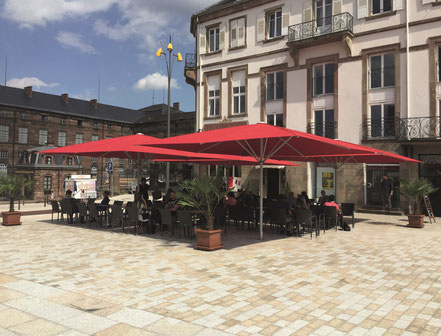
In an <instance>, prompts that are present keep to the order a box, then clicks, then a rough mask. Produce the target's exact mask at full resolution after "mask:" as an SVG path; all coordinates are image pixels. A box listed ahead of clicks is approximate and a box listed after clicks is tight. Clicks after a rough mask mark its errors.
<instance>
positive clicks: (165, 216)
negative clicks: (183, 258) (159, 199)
mask: <svg viewBox="0 0 441 336" xmlns="http://www.w3.org/2000/svg"><path fill="white" fill-rule="evenodd" d="M158 210H159V213H160V214H161V225H160V229H159V231H160V232H161V237H162V234H163V232H170V238H171V237H172V236H173V217H172V214H171V211H170V210H169V209H164V208H158Z"/></svg>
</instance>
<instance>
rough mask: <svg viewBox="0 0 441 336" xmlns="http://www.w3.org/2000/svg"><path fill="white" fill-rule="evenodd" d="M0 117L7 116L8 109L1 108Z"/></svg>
mask: <svg viewBox="0 0 441 336" xmlns="http://www.w3.org/2000/svg"><path fill="white" fill-rule="evenodd" d="M0 117H9V111H5V110H1V111H0Z"/></svg>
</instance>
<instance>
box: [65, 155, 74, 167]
mask: <svg viewBox="0 0 441 336" xmlns="http://www.w3.org/2000/svg"><path fill="white" fill-rule="evenodd" d="M72 164H73V158H72V157H71V156H68V157H67V158H66V165H68V166H72Z"/></svg>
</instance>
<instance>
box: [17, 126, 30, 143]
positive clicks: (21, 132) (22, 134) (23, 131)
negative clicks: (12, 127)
mask: <svg viewBox="0 0 441 336" xmlns="http://www.w3.org/2000/svg"><path fill="white" fill-rule="evenodd" d="M17 142H18V143H19V144H27V143H28V128H27V127H19V128H18V140H17Z"/></svg>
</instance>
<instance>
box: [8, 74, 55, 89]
mask: <svg viewBox="0 0 441 336" xmlns="http://www.w3.org/2000/svg"><path fill="white" fill-rule="evenodd" d="M6 85H7V86H12V87H16V88H24V87H26V86H32V87H34V88H36V89H37V90H39V89H40V88H42V87H45V88H52V87H55V86H58V85H59V84H58V83H50V84H48V83H45V82H43V81H42V80H40V79H38V78H37V77H23V78H11V79H9V80H8V81H7V82H6Z"/></svg>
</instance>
